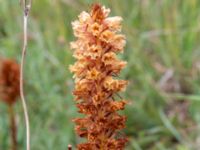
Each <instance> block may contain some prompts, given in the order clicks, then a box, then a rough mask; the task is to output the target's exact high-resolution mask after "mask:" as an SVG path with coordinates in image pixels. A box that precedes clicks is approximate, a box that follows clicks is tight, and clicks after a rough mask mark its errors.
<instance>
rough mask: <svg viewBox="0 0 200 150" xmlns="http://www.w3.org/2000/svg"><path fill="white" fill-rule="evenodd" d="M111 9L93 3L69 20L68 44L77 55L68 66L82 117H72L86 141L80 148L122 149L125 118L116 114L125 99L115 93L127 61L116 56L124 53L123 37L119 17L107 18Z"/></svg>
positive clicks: (120, 87)
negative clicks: (89, 9)
mask: <svg viewBox="0 0 200 150" xmlns="http://www.w3.org/2000/svg"><path fill="white" fill-rule="evenodd" d="M109 13H110V9H107V8H105V7H104V6H100V5H99V4H95V5H93V7H92V9H91V11H90V12H89V13H88V12H85V11H84V12H82V13H81V14H80V15H79V17H78V18H79V19H78V20H76V21H74V22H72V26H73V31H74V35H75V37H76V38H77V40H76V41H74V42H72V43H71V48H72V49H74V50H75V51H74V54H73V56H74V57H75V58H76V60H77V61H76V62H75V64H74V65H72V66H70V70H71V72H73V73H74V76H73V77H74V79H75V90H74V91H73V94H74V95H75V101H76V102H77V104H76V105H77V108H78V111H79V113H82V114H84V115H85V117H84V118H77V119H74V122H75V124H76V127H75V130H76V132H77V134H78V135H79V136H80V137H84V138H86V139H87V142H86V143H82V144H79V145H78V149H79V150H123V149H124V147H125V144H126V142H127V138H126V137H124V136H122V135H121V134H120V132H119V131H120V130H121V129H123V128H124V127H125V121H126V117H125V116H122V115H120V114H118V112H117V111H118V110H123V109H124V107H125V104H126V103H127V101H126V100H120V101H117V100H116V99H115V97H114V96H115V95H116V94H117V93H118V92H120V91H124V90H125V88H126V86H127V83H128V82H127V81H125V80H118V79H116V78H115V77H117V76H118V74H119V73H120V71H121V70H122V69H123V68H124V67H125V65H126V62H125V61H121V60H119V59H118V58H117V56H116V54H117V53H119V52H123V49H124V46H125V43H126V41H125V36H124V35H122V34H120V33H119V32H120V31H121V21H122V18H121V17H118V16H117V17H108V15H109Z"/></svg>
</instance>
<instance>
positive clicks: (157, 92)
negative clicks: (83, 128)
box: [0, 0, 200, 150]
mask: <svg viewBox="0 0 200 150" xmlns="http://www.w3.org/2000/svg"><path fill="white" fill-rule="evenodd" d="M94 2H99V3H101V4H103V5H105V6H106V7H109V8H111V10H112V12H111V15H112V16H122V17H123V19H124V22H123V33H124V34H125V35H126V36H127V46H126V48H125V52H124V54H123V55H120V57H121V58H122V59H124V60H126V61H127V62H128V66H127V67H126V69H124V70H123V72H122V74H121V78H124V79H127V80H129V81H130V84H129V86H128V88H127V90H126V92H125V93H123V94H122V95H123V96H124V97H125V98H126V99H128V100H130V101H131V104H129V105H128V106H127V108H126V110H125V111H123V112H122V113H124V114H126V116H127V117H128V120H127V128H126V129H125V132H126V134H127V135H128V137H129V143H128V145H127V148H126V149H127V150H199V149H200V128H199V126H200V1H199V0H102V1H95V0H33V6H32V10H31V14H30V15H31V16H30V18H29V35H28V40H29V45H28V51H27V57H26V65H25V93H26V98H27V101H28V102H27V103H28V109H29V115H30V128H31V148H32V150H66V149H67V145H68V144H72V145H76V143H79V142H80V141H81V139H80V138H78V137H77V136H76V135H75V134H74V130H73V128H74V124H73V123H72V122H71V120H72V118H74V117H76V116H79V114H78V113H77V112H76V108H75V105H74V104H75V103H74V101H73V96H72V90H73V80H72V74H71V73H70V72H69V71H68V66H69V64H72V63H73V62H74V59H73V58H72V51H71V50H70V48H69V42H70V41H72V40H74V37H73V33H72V27H71V22H72V21H73V20H75V19H77V15H78V14H79V13H80V12H81V11H83V10H89V8H90V6H91V4H92V3H94ZM22 38H23V34H22V9H21V7H20V5H19V1H18V0H0V56H1V57H8V58H15V59H17V60H18V62H20V58H21V56H20V55H21V44H22ZM15 110H16V116H17V124H18V143H19V149H20V150H22V149H25V125H24V119H23V110H22V106H21V101H18V102H17V105H16V106H15ZM9 138H10V137H9V121H8V114H7V107H6V105H5V104H3V103H1V104H0V150H7V149H9Z"/></svg>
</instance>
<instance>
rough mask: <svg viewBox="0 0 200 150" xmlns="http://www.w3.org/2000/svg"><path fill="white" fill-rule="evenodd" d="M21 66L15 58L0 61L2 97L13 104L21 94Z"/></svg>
mask: <svg viewBox="0 0 200 150" xmlns="http://www.w3.org/2000/svg"><path fill="white" fill-rule="evenodd" d="M19 76H20V67H19V65H18V64H17V63H16V62H15V61H14V60H9V59H3V60H1V61H0V99H1V100H3V101H4V102H5V103H7V104H9V105H12V104H14V103H15V102H16V100H17V97H18V96H19V93H20V89H19Z"/></svg>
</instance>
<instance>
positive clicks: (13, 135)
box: [8, 104, 17, 150]
mask: <svg viewBox="0 0 200 150" xmlns="http://www.w3.org/2000/svg"><path fill="white" fill-rule="evenodd" d="M8 110H9V118H10V135H11V143H12V144H11V150H17V125H16V120H15V113H14V110H13V105H12V104H10V105H8Z"/></svg>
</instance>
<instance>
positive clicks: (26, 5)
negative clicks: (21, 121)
mask: <svg viewBox="0 0 200 150" xmlns="http://www.w3.org/2000/svg"><path fill="white" fill-rule="evenodd" d="M23 8H24V9H23V11H24V20H23V22H24V29H23V32H24V38H23V48H22V58H21V66H20V96H21V100H22V105H23V110H24V118H25V124H26V150H30V128H29V116H28V110H27V105H26V99H25V96H24V86H23V79H24V77H23V72H24V64H25V54H26V49H27V22H28V16H29V11H30V8H31V0H29V1H27V0H24V1H23Z"/></svg>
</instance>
